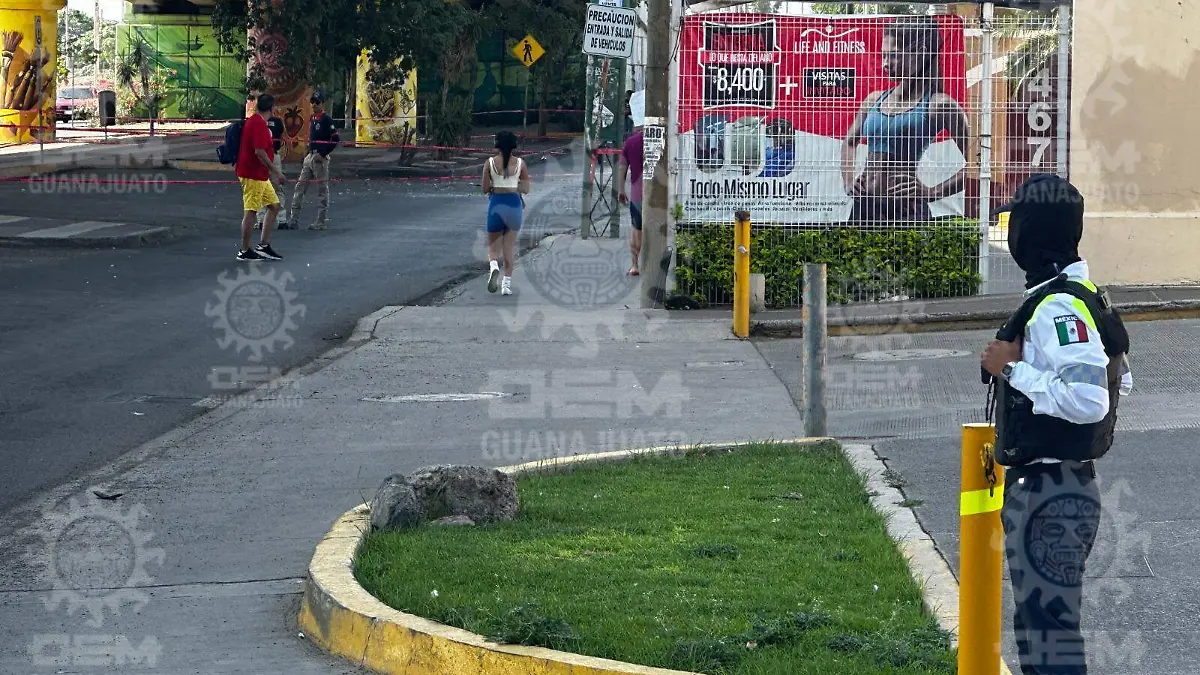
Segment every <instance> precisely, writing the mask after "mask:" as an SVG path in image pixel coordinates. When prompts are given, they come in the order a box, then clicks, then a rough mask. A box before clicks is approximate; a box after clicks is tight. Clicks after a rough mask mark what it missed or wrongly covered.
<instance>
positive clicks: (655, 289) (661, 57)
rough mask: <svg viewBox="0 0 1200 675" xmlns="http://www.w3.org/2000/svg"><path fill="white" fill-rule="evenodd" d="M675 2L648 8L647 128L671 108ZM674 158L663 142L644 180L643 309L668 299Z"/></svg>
mask: <svg viewBox="0 0 1200 675" xmlns="http://www.w3.org/2000/svg"><path fill="white" fill-rule="evenodd" d="M677 4H678V2H677V1H676V0H650V3H649V5H648V8H647V9H648V11H647V16H648V19H649V20H648V21H647V32H648V36H647V47H648V48H649V54H648V56H649V58H648V59H647V61H648V62H647V63H646V117H645V122H644V123H645V126H646V127H649V126H651V125H656V126H665V125H666V121H667V111H668V109H669V108H670V103H669V101H668V96H669V79H670V77H669V75H668V72H669V70H670V62H671V18H672V16H673V15H674V13H675V5H677ZM670 163H671V157H670V155H669V153H668V152H667V146H666V143H665V142H664V144H663V148H662V151H661V155H660V156H659V158H658V161H657V162H656V163H655V165H654V174H653V175H650V176H642V181H643V185H644V188H643V189H644V192H643V195H642V204H643V205H644V206H643V208H642V214H643V217H642V254H641V257H642V261H641V263H642V264H641V265H640V266H639V268H640V269H641V272H642V276H641V281H642V284H641V286H642V287H641V298H642V301H641V306H642V307H643V308H651V307H658V306H659V303H661V302H662V301H663V300H664V299H665V297H666V285H667V275H666V274H665V273H664V270H663V269H662V261H663V257H664V256H665V255H666V253H667V213H668V212H669V211H670V208H669V203H668V201H667V200H668V199H669V196H668V192H669V189H668V188H669V186H668V182H669V180H668V175H667V170H668V166H669V165H670Z"/></svg>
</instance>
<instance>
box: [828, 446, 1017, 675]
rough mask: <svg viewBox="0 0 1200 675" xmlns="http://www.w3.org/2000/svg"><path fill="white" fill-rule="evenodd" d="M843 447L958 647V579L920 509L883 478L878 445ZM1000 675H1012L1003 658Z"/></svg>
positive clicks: (932, 608) (930, 607)
mask: <svg viewBox="0 0 1200 675" xmlns="http://www.w3.org/2000/svg"><path fill="white" fill-rule="evenodd" d="M842 448H843V450H844V451H845V453H846V457H847V458H848V459H849V460H850V462H851V463H852V464H853V465H854V468H855V469H856V470H857V471H858V472H859V473H860V474H862V476H863V478H864V479H865V480H866V483H867V491H868V493H871V495H872V496H871V504H872V506H874V507H875V510H876V511H878V512H879V513H880V515H882V516H883V517H884V520H885V521H886V522H887V530H888V535H889V536H890V537H891V538H892V540H893V541H895V542H896V546H897V548H899V549H900V553H901V555H903V556H904V557H905V559H906V560H907V561H908V569H909V572H910V573H911V574H912V578H913V581H915V582H916V583H917V585H918V586H920V587H921V594H922V596H923V597H924V599H925V609H926V610H927V611H928V612H929V613H930V614H932V615H933V616H934V617H936V618H937V622H938V626H940V627H941V629H942V630H944V631H946V632H948V633H950V634H951V635H952V636H954V637H953V639H952V644H953V645H954V646H955V647H958V623H959V614H958V601H959V597H958V579H957V577H955V576H954V573H953V572H952V571H951V569H950V564H949V563H948V562H947V561H946V559H945V557H943V556H942V554H941V552H939V551H938V549H937V543H936V542H934V540H933V537H932V536H931V535H930V534H929V533H928V532H926V531H925V528H923V527H921V523H920V521H918V520H917V512H916V510H915V509H914V508H912V507H906V506H901V504H902V503H904V501H905V497H904V495H903V494H902V493H901V492H900V490H899V489H897V488H894V487H892V486H891V485H889V484H888V483H887V482H886V481H885V480H884V479H883V474H884V472H885V471H887V468H888V467H887V464H885V463H884V461H883V459H881V458H880V457H879V455H878V454H877V453H876V452H875V448H874V446H871V445H866V444H844V445H842ZM1000 675H1012V671H1010V670H1009V668H1008V664H1006V663H1005V662H1004V659H1003V657H1001V659H1000Z"/></svg>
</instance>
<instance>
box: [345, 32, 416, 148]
mask: <svg viewBox="0 0 1200 675" xmlns="http://www.w3.org/2000/svg"><path fill="white" fill-rule="evenodd" d="M370 71H371V57H370V56H369V55H368V53H367V51H366V50H363V53H362V54H361V55H359V57H358V66H357V69H356V71H355V76H356V77H357V78H358V82H357V86H356V87H355V90H356V91H355V102H354V108H355V121H354V142H355V143H356V144H359V145H362V146H364V147H371V146H379V145H384V146H388V145H391V146H395V145H416V133H417V71H416V69H415V68H414V69H412V70H410V71H408V72H407V73H405V75H404V84H403V85H401V86H399V87H397V88H395V89H394V90H391V89H387V88H380V87H373V86H371V83H370V81H369V80H368V74H369V73H370Z"/></svg>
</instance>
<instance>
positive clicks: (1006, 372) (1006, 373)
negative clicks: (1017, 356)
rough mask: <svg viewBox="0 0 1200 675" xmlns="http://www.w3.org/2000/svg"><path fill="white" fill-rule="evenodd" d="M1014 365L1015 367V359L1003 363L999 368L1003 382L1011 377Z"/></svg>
mask: <svg viewBox="0 0 1200 675" xmlns="http://www.w3.org/2000/svg"><path fill="white" fill-rule="evenodd" d="M1016 367H1017V362H1016V361H1009V362H1008V363H1006V364H1004V368H1002V369H1001V370H1000V376H1001V377H1003V378H1004V381H1005V382H1007V381H1008V380H1009V378H1011V377H1012V374H1013V369H1014V368H1016Z"/></svg>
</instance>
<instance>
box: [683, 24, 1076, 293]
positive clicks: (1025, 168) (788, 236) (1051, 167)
mask: <svg viewBox="0 0 1200 675" xmlns="http://www.w3.org/2000/svg"><path fill="white" fill-rule="evenodd" d="M777 4H778V6H779V9H778V10H777V12H775V13H772V14H762V13H759V12H757V11H755V10H756V8H757V5H755V4H743V5H738V6H736V7H730V8H726V9H721V10H714V11H708V12H703V13H692V14H689V15H688V16H686V17H685V20H684V28H683V34H682V38H681V46H680V52H679V59H680V77H679V81H678V92H679V94H678V100H677V101H676V103H677V106H678V110H679V122H680V124H679V128H678V129H676V130H675V133H676V134H677V138H678V146H677V147H678V149H679V154H678V163H677V174H676V194H677V203H676V206H675V209H676V216H677V219H676V222H677V225H676V234H677V242H678V246H677V268H676V284H677V290H678V292H680V293H683V294H687V295H690V296H692V297H694V298H697V299H699V300H701V301H704V302H707V303H711V304H729V303H731V302H732V299H733V298H732V293H733V286H732V282H733V274H732V268H731V265H732V261H731V260H728V257H727V256H725V257H720V255H719V253H718V251H719V250H720V249H721V248H722V247H725V248H726V249H727V244H728V242H729V241H730V239H731V237H732V232H731V231H730V230H731V227H732V226H731V223H730V222H729V214H732V213H734V212H735V211H738V210H741V209H748V210H750V211H751V212H753V213H754V215H755V233H754V242H753V243H754V249H755V251H756V255H755V266H756V267H755V269H754V270H753V271H754V272H758V273H762V274H764V275H765V276H766V278H767V283H766V285H767V292H766V295H767V304H768V306H769V307H775V308H781V307H795V306H799V305H801V304H802V283H800V281H801V278H802V272H801V266H802V264H803V262H805V261H808V262H823V263H826V264H827V265H828V274H829V277H828V282H829V292H830V299H831V301H834V302H872V301H888V300H907V299H917V298H921V299H932V298H946V297H958V296H966V295H976V294H993V293H1006V292H1016V291H1018V290H1020V289H1021V288H1022V286H1023V281H1022V280H1023V274H1022V273H1021V272H1020V270H1019V269H1018V268H1017V267H1016V265H1015V264H1014V263H1013V262H1012V260H1011V258H1010V257H1009V256H1008V253H1007V228H1006V227H1004V225H1003V224H1002V223H1001V222H1000V221H999V219H998V218H997V216H996V214H995V213H994V210H995V207H996V206H998V205H999V204H1002V203H1003V202H1004V201H1006V200H1007V199H1008V198H1009V197H1010V196H1011V194H1012V192H1013V191H1014V190H1015V188H1016V187H1017V186H1018V185H1019V184H1020V183H1021V182H1022V181H1023V180H1025V179H1026V178H1028V177H1029V176H1031V175H1033V174H1035V173H1042V172H1048V173H1059V174H1060V175H1065V174H1066V172H1067V169H1068V159H1069V158H1068V156H1067V147H1068V146H1067V132H1068V129H1067V115H1066V110H1067V109H1068V106H1069V80H1068V78H1067V77H1066V75H1067V73H1066V68H1067V65H1068V63H1069V55H1070V12H1069V9H1068V8H1067V7H1063V8H1060V9H1058V10H1054V11H1039V12H1032V11H1018V10H1007V9H1005V10H995V13H994V14H993V13H992V12H991V11H990V5H986V6H981V5H979V4H976V3H971V4H967V3H957V4H956V3H948V4H947V6H946V7H945V10H946V11H945V13H942V14H938V15H927V14H921V15H917V14H911V15H903V14H896V15H889V16H880V15H866V14H857V13H856V14H839V15H819V16H818V15H812V14H809V13H806V12H808V11H810V9H811V8H809V7H807V5H806V4H805V3H793V2H783V3H777ZM826 4H828V3H826ZM843 4H844V5H853V6H860V5H861V4H862V3H858V4H853V3H843ZM868 4H869V3H868ZM892 6H893V7H894V6H895V5H894V4H893V5H892ZM920 7H921V10H922V11H924V10H925V9H927V8H928V7H929V6H928V5H921V6H920ZM985 10H986V11H985ZM914 11H916V10H915V9H914ZM716 258H720V259H719V260H718V259H716Z"/></svg>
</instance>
